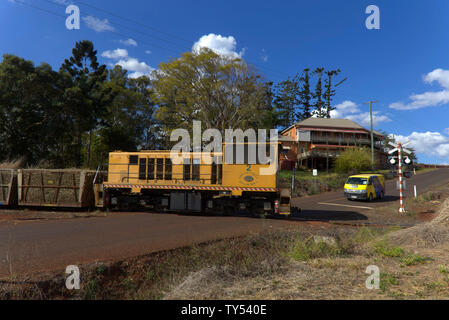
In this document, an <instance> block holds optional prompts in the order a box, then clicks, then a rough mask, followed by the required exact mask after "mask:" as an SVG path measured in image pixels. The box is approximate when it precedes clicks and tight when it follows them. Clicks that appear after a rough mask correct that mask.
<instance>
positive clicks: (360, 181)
mask: <svg viewBox="0 0 449 320" xmlns="http://www.w3.org/2000/svg"><path fill="white" fill-rule="evenodd" d="M367 180H368V179H366V178H349V179H348V181H347V182H346V183H347V184H356V185H366V182H367Z"/></svg>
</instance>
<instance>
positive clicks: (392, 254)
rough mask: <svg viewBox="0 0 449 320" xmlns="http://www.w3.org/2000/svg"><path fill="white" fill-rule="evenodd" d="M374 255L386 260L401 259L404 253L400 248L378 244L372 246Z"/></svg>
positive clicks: (382, 243)
mask: <svg viewBox="0 0 449 320" xmlns="http://www.w3.org/2000/svg"><path fill="white" fill-rule="evenodd" d="M374 253H376V254H378V255H381V256H384V257H388V258H399V257H402V256H403V255H404V253H405V252H404V249H402V248H401V247H395V246H391V245H387V244H386V243H384V242H378V243H377V244H376V245H375V246H374Z"/></svg>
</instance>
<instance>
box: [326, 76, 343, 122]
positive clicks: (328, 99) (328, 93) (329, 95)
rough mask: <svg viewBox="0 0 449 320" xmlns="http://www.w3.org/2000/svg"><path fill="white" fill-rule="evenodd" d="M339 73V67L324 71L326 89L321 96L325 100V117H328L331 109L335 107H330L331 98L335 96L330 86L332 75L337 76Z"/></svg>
mask: <svg viewBox="0 0 449 320" xmlns="http://www.w3.org/2000/svg"><path fill="white" fill-rule="evenodd" d="M339 73H340V69H337V70H330V71H326V75H327V79H326V80H325V85H324V87H325V88H326V91H325V92H324V94H323V98H324V100H325V109H326V118H330V117H331V111H332V110H335V107H332V98H333V97H334V96H335V89H333V87H332V77H333V76H337V75H338V74H339Z"/></svg>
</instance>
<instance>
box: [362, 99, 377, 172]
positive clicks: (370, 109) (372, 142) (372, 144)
mask: <svg viewBox="0 0 449 320" xmlns="http://www.w3.org/2000/svg"><path fill="white" fill-rule="evenodd" d="M377 102H379V101H377V100H376V101H369V102H365V104H369V114H370V119H371V169H372V171H374V134H373V130H374V129H373V103H377Z"/></svg>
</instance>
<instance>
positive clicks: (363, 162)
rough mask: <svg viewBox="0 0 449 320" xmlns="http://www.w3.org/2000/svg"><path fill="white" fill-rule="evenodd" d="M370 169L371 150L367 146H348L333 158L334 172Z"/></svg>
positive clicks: (354, 171)
mask: <svg viewBox="0 0 449 320" xmlns="http://www.w3.org/2000/svg"><path fill="white" fill-rule="evenodd" d="M370 169H371V152H370V151H369V150H368V149H367V148H348V149H347V150H345V151H343V152H342V153H340V155H339V156H338V158H337V159H336V160H335V172H338V173H359V172H360V171H363V170H370Z"/></svg>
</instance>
